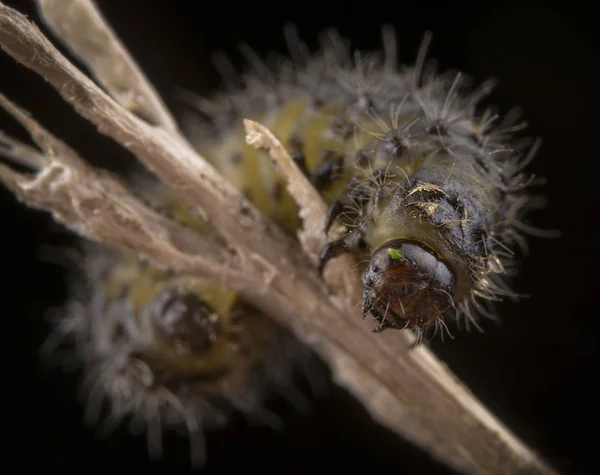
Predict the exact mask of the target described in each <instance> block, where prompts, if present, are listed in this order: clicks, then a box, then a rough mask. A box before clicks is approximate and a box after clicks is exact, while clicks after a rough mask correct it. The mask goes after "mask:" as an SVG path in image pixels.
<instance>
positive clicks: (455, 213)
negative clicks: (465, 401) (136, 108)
mask: <svg viewBox="0 0 600 475" xmlns="http://www.w3.org/2000/svg"><path fill="white" fill-rule="evenodd" d="M287 35H288V44H289V45H290V50H291V52H292V57H293V61H292V62H291V63H284V64H283V65H279V66H278V67H277V68H269V67H267V66H266V65H265V64H263V63H262V62H261V61H260V60H259V59H257V58H255V57H253V58H251V60H252V62H253V64H254V67H255V70H256V71H255V72H254V73H253V74H252V75H250V76H249V77H248V78H247V84H246V87H245V88H244V89H242V90H241V91H238V92H235V91H234V92H233V93H230V94H228V95H226V96H222V97H219V98H217V99H216V100H215V101H214V102H208V101H201V102H200V104H199V106H200V109H201V111H202V112H204V113H205V114H207V115H208V116H210V118H211V121H210V124H212V126H213V127H214V125H216V126H217V127H216V130H211V131H210V132H209V133H207V132H206V131H204V133H197V132H196V133H195V135H193V136H194V138H195V139H196V143H197V146H198V148H199V150H200V151H201V152H202V153H204V154H205V156H207V157H208V158H209V159H211V160H212V162H213V163H214V164H215V166H216V167H217V168H219V170H220V171H221V172H222V173H223V174H224V175H225V176H227V177H228V178H229V179H230V180H232V181H233V183H234V184H236V186H238V187H239V188H240V189H241V190H242V191H243V192H244V193H245V194H246V196H248V197H250V198H251V199H252V200H253V201H254V202H255V203H257V204H258V205H259V206H260V207H261V208H262V209H264V210H265V212H267V213H268V214H270V215H271V216H274V217H275V218H276V219H277V220H278V222H279V223H281V224H282V225H283V226H285V227H286V228H287V229H289V230H290V231H294V230H295V229H296V227H297V225H298V221H297V214H296V213H295V212H294V211H293V210H294V204H293V202H292V200H291V198H290V197H289V196H288V195H286V194H285V193H284V192H283V183H282V182H281V179H279V178H277V177H276V176H275V172H274V171H273V170H272V169H271V168H269V166H268V163H267V161H266V160H264V159H262V158H261V157H259V156H258V154H260V153H263V152H256V151H253V150H249V149H248V148H247V147H246V146H245V143H244V140H243V132H242V129H241V125H240V124H239V120H238V117H239V116H240V115H243V116H244V117H250V118H252V119H255V120H257V121H259V122H262V123H264V124H265V125H267V127H269V128H270V129H271V130H272V131H273V132H274V133H275V134H276V135H277V136H278V137H279V139H280V140H281V141H282V143H283V144H284V146H285V147H286V148H287V149H288V150H289V151H290V152H291V153H292V156H293V157H294V160H295V161H296V162H297V164H298V165H299V167H300V168H301V169H302V170H304V171H305V173H306V174H307V175H308V176H309V177H310V179H311V181H312V183H313V185H314V186H315V188H317V189H318V190H319V191H320V192H321V193H322V195H323V196H324V197H325V199H326V200H327V201H328V202H329V203H330V208H329V213H328V217H327V222H326V223H324V230H325V232H327V231H328V230H329V229H330V228H331V225H332V224H333V222H334V221H335V220H336V219H338V218H340V219H341V220H342V222H343V224H344V225H345V226H346V227H347V228H350V229H351V231H350V232H349V233H348V234H346V235H345V236H343V237H340V238H337V239H335V240H332V241H330V242H329V243H328V244H327V245H326V246H325V247H324V248H323V250H322V253H321V256H320V260H319V266H318V267H319V271H320V272H322V271H323V268H324V266H325V265H326V263H327V262H328V261H329V260H330V259H332V258H334V257H336V256H338V255H340V254H342V253H354V254H356V255H358V256H359V257H360V258H361V261H362V262H363V264H361V267H362V282H363V304H362V312H363V316H364V315H366V314H367V313H371V314H372V316H373V317H375V319H376V320H378V322H379V323H378V325H377V327H376V331H381V330H383V329H385V328H400V329H402V328H410V329H412V330H414V331H415V332H416V336H417V342H419V341H420V340H421V338H422V336H423V334H424V331H425V330H426V329H428V328H430V327H433V328H434V329H435V331H436V332H437V331H443V330H446V331H447V330H448V328H447V326H446V321H447V320H449V319H452V320H459V319H460V318H461V317H462V318H463V319H464V321H465V324H466V325H467V326H469V324H474V325H476V326H479V324H478V322H477V315H478V314H484V315H487V316H489V317H492V318H494V315H493V314H491V313H490V312H489V311H488V310H487V309H486V308H485V305H484V303H483V302H491V301H496V300H500V299H502V298H505V297H515V294H514V293H513V292H512V291H511V290H510V289H509V288H508V287H507V286H506V285H505V283H504V282H503V280H502V278H501V277H502V275H504V274H510V273H511V272H514V268H515V264H514V259H513V257H514V247H515V245H523V239H522V237H521V235H520V233H521V232H522V231H523V230H528V229H530V228H529V227H527V226H526V225H524V224H523V222H522V220H523V219H524V216H525V214H526V212H527V210H528V209H530V208H531V207H532V206H534V205H536V204H537V203H536V202H535V200H531V199H530V197H528V195H527V194H526V193H525V191H526V188H527V186H528V185H529V184H531V182H532V177H529V176H528V175H526V174H525V173H523V172H522V170H523V168H524V167H525V166H526V165H527V164H528V163H529V162H530V160H531V159H532V158H533V155H534V154H535V151H536V149H537V145H538V143H537V142H536V143H535V144H534V145H533V147H532V148H531V149H530V150H529V151H527V150H526V148H527V145H528V144H529V141H528V140H520V141H519V140H515V139H513V138H512V136H513V133H514V132H517V131H519V130H521V129H522V128H523V127H524V126H525V124H524V123H519V122H518V121H517V119H518V117H517V116H516V115H515V114H512V115H510V114H509V115H507V116H506V117H505V118H504V120H503V121H501V122H500V123H498V124H497V123H496V122H498V116H497V115H495V114H493V113H492V112H491V111H490V110H486V111H484V112H483V114H479V112H478V111H477V105H478V103H479V102H480V101H481V100H482V99H483V98H484V97H485V96H486V95H488V94H489V92H490V91H491V89H492V82H487V83H484V84H483V85H482V86H481V87H480V88H479V89H476V90H474V91H471V92H468V91H466V92H465V91H464V89H465V88H464V87H463V85H464V83H466V82H467V81H466V80H465V77H464V76H463V75H462V74H461V73H448V74H436V72H435V71H433V70H428V69H427V68H426V64H425V53H426V50H427V45H428V42H429V40H430V36H429V35H428V36H426V39H425V41H424V43H423V46H422V48H421V51H420V54H419V57H418V59H417V62H416V64H415V66H414V67H404V66H403V67H400V68H398V67H397V65H396V58H395V39H394V35H393V32H391V31H389V30H387V29H384V46H385V54H384V55H383V56H382V55H380V54H361V53H359V52H356V53H354V55H353V53H352V51H351V50H350V48H349V46H348V45H347V43H346V41H345V40H344V39H342V38H340V37H339V36H338V35H337V33H336V32H334V31H333V32H328V33H327V34H326V35H324V38H323V41H322V43H323V44H322V46H323V52H322V53H321V54H319V55H317V56H311V55H310V54H309V53H308V52H307V48H306V46H305V45H304V44H303V43H302V42H301V41H300V40H299V39H298V37H297V36H296V33H295V31H294V30H293V29H288V31H287ZM215 136H216V137H217V139H214V137H215ZM249 178H250V180H249ZM364 262H367V264H366V265H364Z"/></svg>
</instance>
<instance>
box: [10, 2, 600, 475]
mask: <svg viewBox="0 0 600 475" xmlns="http://www.w3.org/2000/svg"><path fill="white" fill-rule="evenodd" d="M5 3H7V4H9V5H11V6H13V7H15V8H17V9H19V10H21V11H22V12H25V13H27V14H29V15H30V16H31V18H32V19H33V20H34V21H36V22H38V17H37V15H36V12H35V8H34V6H33V2H31V1H27V0H9V1H6V0H5ZM98 3H99V5H100V7H101V8H102V10H103V11H104V13H105V15H106V16H107V17H108V19H109V22H110V24H111V25H112V26H113V27H114V28H115V29H116V31H117V32H118V34H119V35H120V37H121V38H122V40H123V41H124V43H125V44H126V45H127V46H128V48H129V49H130V50H131V51H132V52H133V56H134V57H135V58H136V59H137V60H138V62H139V63H140V64H141V66H142V68H143V69H144V70H145V72H146V73H147V75H148V76H149V77H150V78H151V80H152V81H153V83H154V84H155V86H156V87H157V88H158V90H159V91H160V93H161V94H162V96H163V97H164V98H165V100H166V101H167V103H168V104H169V105H170V106H171V107H172V110H174V111H178V110H181V104H180V103H179V102H178V99H177V95H176V92H177V88H185V89H188V90H193V91H197V92H201V93H207V92H209V91H211V90H213V89H214V88H216V87H218V85H219V76H218V75H217V73H216V71H215V69H214V68H213V67H212V65H211V62H210V53H211V51H214V50H217V49H220V50H223V51H224V52H225V53H227V54H228V55H230V56H231V58H232V59H233V61H234V62H235V63H237V64H240V65H241V64H242V61H241V56H240V55H239V54H238V53H237V45H238V44H239V43H240V42H246V43H248V44H249V45H250V46H252V47H253V48H255V49H256V50H257V51H258V52H259V53H260V54H265V53H266V52H267V51H269V50H275V51H277V52H280V53H285V45H284V42H283V35H282V27H283V25H284V24H285V23H286V22H288V21H291V22H294V23H295V24H296V25H297V26H298V30H299V31H300V33H301V35H302V37H303V38H305V40H306V41H307V42H308V43H309V45H312V46H316V44H317V33H318V32H319V31H320V30H322V29H323V28H325V27H328V26H334V27H336V28H338V29H339V31H340V32H341V33H342V34H343V35H345V36H347V37H349V38H350V39H351V40H352V41H353V45H354V46H355V47H356V48H359V49H373V48H378V47H379V45H380V28H381V25H382V23H390V24H392V25H394V26H395V27H396V30H397V36H398V44H399V49H400V54H401V60H402V61H405V62H409V63H412V62H413V61H414V58H415V54H416V51H417V49H418V47H419V44H420V42H421V39H422V36H423V32H424V31H426V30H431V31H432V32H433V33H434V40H433V44H432V46H431V48H430V55H429V56H430V57H433V58H436V59H437V60H438V61H439V63H440V66H441V68H442V69H446V68H458V69H461V70H463V71H465V72H466V73H468V74H471V75H472V77H473V78H474V80H475V82H476V83H479V82H481V81H482V80H485V79H487V78H488V77H490V76H493V77H497V78H499V80H500V87H499V88H498V89H497V90H496V92H495V93H494V94H493V96H492V98H491V100H490V101H489V102H491V103H494V104H497V105H498V106H499V107H500V110H501V111H504V112H506V111H507V110H508V109H510V108H511V107H512V106H514V105H518V106H522V107H523V109H524V111H525V117H526V119H527V120H528V122H529V123H530V128H529V131H530V133H531V134H532V135H535V136H540V137H542V138H543V139H544V143H543V146H542V149H541V151H540V152H539V155H538V156H537V158H536V159H535V160H534V162H533V163H532V165H531V168H530V169H531V170H532V171H534V172H535V173H536V174H537V175H538V176H543V177H546V178H547V179H548V184H547V185H546V186H545V188H544V192H545V194H546V196H547V197H548V201H549V206H548V207H547V208H546V209H545V210H543V211H540V212H537V213H536V214H535V215H534V216H533V219H534V222H535V224H536V225H538V226H539V227H542V228H549V229H550V228H551V229H560V231H561V232H562V237H561V238H560V239H540V238H532V239H530V240H529V243H530V255H529V257H527V258H526V260H525V262H524V266H523V271H522V273H521V275H520V276H519V278H518V279H517V280H516V281H515V283H514V288H515V289H516V290H517V291H519V292H522V293H526V294H528V295H529V297H528V298H526V299H524V300H523V301H521V302H520V303H518V304H513V303H508V304H504V305H501V306H500V308H499V311H500V313H501V315H502V324H501V325H500V326H497V325H495V324H494V323H493V322H485V333H483V334H481V333H478V332H474V333H470V334H467V333H457V332H455V339H454V340H451V341H448V340H447V341H445V342H443V343H442V342H440V341H438V340H436V341H434V342H433V343H432V347H433V350H434V351H435V352H436V353H437V354H438V355H439V356H440V357H441V358H442V359H443V360H444V361H445V362H447V364H448V365H449V366H450V368H451V369H452V370H453V371H454V372H455V373H456V374H457V375H458V376H459V377H460V378H461V379H462V380H463V381H464V382H465V383H466V384H467V385H468V386H469V388H470V389H471V390H472V391H473V392H474V393H475V394H476V395H477V396H478V397H479V398H480V399H481V400H482V401H483V402H484V403H485V404H486V405H487V406H488V407H489V408H490V409H491V410H492V411H493V412H494V413H495V414H496V415H497V416H498V417H499V418H500V419H501V420H502V421H503V422H504V423H506V424H507V425H508V426H509V427H510V428H512V429H513V430H514V431H516V433H517V434H518V435H519V436H520V437H522V438H523V439H524V440H525V441H526V442H527V443H528V444H530V445H532V446H533V447H534V448H535V449H537V450H538V451H539V452H540V453H541V454H542V455H543V456H544V457H546V458H547V459H548V460H549V461H550V463H551V464H553V465H554V466H555V467H556V468H558V469H559V470H561V471H562V472H563V473H565V474H567V473H572V474H584V473H592V468H593V467H594V466H595V465H596V464H595V463H594V462H595V460H596V458H597V453H596V443H595V442H596V440H597V438H596V437H595V436H594V435H593V434H597V433H598V429H597V426H596V423H595V422H593V421H594V420H595V418H594V416H597V415H598V410H597V406H598V395H599V392H598V390H597V389H596V385H595V383H596V381H595V379H596V376H597V374H598V371H597V366H596V358H595V357H596V354H597V350H598V304H597V302H596V297H594V296H595V295H598V292H597V290H596V286H597V283H598V274H596V271H597V270H598V268H599V264H600V260H599V259H598V258H599V255H600V245H599V244H598V243H597V242H596V240H595V239H592V237H595V236H596V233H595V229H596V223H597V222H598V221H599V220H600V219H599V217H598V216H596V214H597V213H599V208H598V204H599V200H598V192H597V189H598V188H599V187H600V176H597V175H598V173H599V171H600V170H598V163H599V157H598V149H599V146H598V140H599V133H598V130H599V124H598V123H597V120H598V117H600V102H599V100H598V97H599V96H598V85H597V75H596V71H597V70H598V66H599V59H598V55H597V54H596V52H597V51H598V46H599V44H598V39H599V38H598V35H597V34H596V31H595V30H596V28H597V22H596V20H595V19H594V15H592V9H591V8H590V7H588V6H587V5H585V4H584V3H583V2H579V1H571V2H561V3H559V2H557V5H553V4H552V3H551V2H542V1H532V2H523V1H520V2H513V1H499V2H474V3H471V2H452V1H438V2H436V1H425V0H423V1H402V2H394V3H390V4H386V3H384V2H379V3H376V4H371V3H368V4H363V5H361V4H356V6H335V5H334V4H331V5H328V4H326V3H325V2H321V3H320V4H319V5H318V6H316V7H315V6H311V5H309V4H307V3H304V2H300V3H298V2H295V3H294V2H286V3H284V4H276V5H275V7H274V8H273V9H270V8H267V6H266V4H264V3H263V2H244V3H241V4H239V5H234V4H231V3H230V2H210V4H209V2H198V1H197V0H165V1H161V2H154V1H148V0H124V1H116V0H114V1H112V0H104V1H99V2H98ZM0 72H1V74H0V90H2V92H3V93H4V94H6V95H7V96H8V97H10V98H12V99H14V100H15V101H17V102H18V103H19V104H20V105H21V106H23V107H25V108H26V109H28V110H29V111H31V112H32V113H33V114H34V115H35V116H36V118H37V119H38V120H40V121H41V123H42V124H44V125H45V126H46V127H48V128H49V129H50V130H51V131H52V132H53V133H54V134H56V135H57V136H58V137H60V138H61V139H63V140H65V141H66V142H67V143H69V144H70V145H71V146H73V147H74V148H75V149H76V150H78V151H79V152H80V153H81V154H82V155H83V156H85V157H86V158H88V159H89V160H90V161H92V162H93V163H95V164H97V165H101V166H106V167H109V168H114V169H119V168H122V167H123V166H124V164H126V163H129V162H130V160H131V157H130V156H129V155H128V154H127V153H126V152H124V151H123V150H122V149H120V147H119V146H117V145H116V144H115V143H113V142H112V141H110V140H108V139H105V138H102V137H100V136H99V135H97V133H96V132H95V130H94V128H93V127H92V126H91V125H89V124H88V123H86V122H85V121H84V120H83V119H80V118H79V117H78V116H77V115H76V113H74V112H73V111H72V109H71V108H70V107H69V106H68V105H66V104H65V103H64V102H63V101H62V100H61V98H60V97H59V95H58V94H57V93H56V92H55V91H54V90H53V89H52V88H51V87H50V86H48V85H47V84H46V83H45V82H44V81H42V80H41V79H39V78H38V77H37V76H36V75H35V74H33V73H31V72H30V71H28V70H26V69H25V68H23V67H22V66H20V65H17V64H16V63H15V62H14V61H13V60H12V59H11V58H9V57H8V56H6V55H5V54H0ZM0 129H3V130H5V131H7V132H9V133H10V134H12V135H15V136H18V137H20V138H22V139H26V135H25V134H24V132H23V131H22V130H21V129H20V128H18V127H16V126H15V124H14V122H13V121H12V120H11V119H10V118H8V117H7V116H6V114H4V113H2V114H0ZM0 216H1V224H0V239H1V240H2V241H1V242H2V245H1V247H0V249H1V251H0V252H2V257H1V262H2V270H3V274H4V275H3V277H4V279H3V280H4V283H3V284H2V286H1V287H0V296H1V298H0V316H1V318H2V326H1V327H0V328H1V331H0V342H1V343H0V348H1V351H2V353H1V354H2V357H1V361H2V383H1V384H0V388H1V389H0V394H1V398H2V399H1V401H2V422H1V424H0V431H1V432H2V435H1V437H2V440H3V442H2V444H3V445H2V454H3V455H2V458H1V460H2V461H1V462H0V471H1V472H3V473H13V472H12V469H11V468H9V467H11V466H12V464H19V466H20V470H19V471H21V469H24V471H25V470H32V471H40V470H44V471H49V472H50V471H53V470H61V471H63V472H65V471H66V472H75V471H77V472H81V473H85V472H86V471H89V470H91V471H92V472H93V471H94V469H95V468H96V467H100V466H101V467H102V469H103V470H112V471H114V472H115V473H125V472H127V473H129V474H133V473H147V474H148V473H179V472H186V471H189V470H190V469H189V466H188V463H187V461H188V457H187V450H188V449H187V442H186V440H184V439H178V438H177V437H168V438H167V439H168V440H167V449H166V455H165V457H164V458H163V459H162V460H161V461H160V462H150V461H149V460H148V457H147V456H146V448H145V440H144V438H143V437H133V436H130V435H129V434H128V433H127V431H126V430H125V429H123V430H120V431H118V432H117V433H115V434H113V435H112V436H111V437H108V438H99V437H98V436H97V435H96V434H95V433H94V432H93V430H90V429H88V428H86V427H85V426H84V424H83V422H82V417H83V407H82V405H81V404H80V403H79V402H78V399H77V384H78V375H65V374H63V373H62V372H61V371H60V370H51V371H48V370H45V369H44V368H43V367H42V365H41V363H40V360H39V357H38V349H39V347H40V345H41V343H42V342H43V340H44V338H45V337H46V335H47V327H46V325H45V323H44V320H43V318H44V314H45V311H46V309H47V308H48V307H51V306H56V305H60V304H61V303H62V302H63V300H64V298H65V295H66V285H65V282H64V272H63V271H62V270H61V268H60V267H57V266H55V265H53V264H50V263H47V262H44V261H43V260H41V259H40V254H41V253H42V251H43V246H45V245H64V244H68V243H69V242H71V238H70V237H69V235H68V234H67V233H64V232H63V231H62V230H61V229H60V227H58V226H56V225H55V224H54V223H53V222H52V220H51V219H50V218H49V217H48V216H47V215H46V214H44V213H41V212H37V211H31V210H26V209H25V208H24V207H23V206H22V205H20V204H19V203H17V202H16V200H15V199H14V198H13V197H12V196H11V194H10V193H8V192H7V191H6V190H5V189H4V188H1V187H0ZM274 404H275V405H276V406H277V407H278V410H280V412H281V413H282V415H283V417H284V418H285V420H286V423H287V429H286V430H285V431H284V432H281V433H279V432H274V431H271V430H269V429H266V428H261V427H252V426H249V425H248V424H246V423H245V422H243V421H242V420H239V421H237V420H236V421H234V422H233V423H232V424H231V426H230V427H229V428H228V429H227V430H225V431H222V432H218V433H212V434H210V435H209V436H208V454H209V457H208V464H207V466H206V469H205V470H206V471H205V473H218V472H220V471H224V470H229V469H232V470H234V469H240V468H242V469H247V470H249V471H251V470H257V471H260V472H262V473H271V472H278V473H298V474H300V473H330V472H331V471H332V470H339V471H340V472H350V473H354V472H357V471H359V470H360V471H361V472H362V471H364V470H366V469H368V470H370V471H373V472H374V473H376V471H378V470H381V469H393V470H397V471H398V473H450V472H447V471H445V470H444V469H443V468H442V467H440V466H439V465H437V464H435V463H433V462H431V461H430V460H429V459H428V457H427V455H426V454H423V453H421V452H420V451H418V450H416V449H414V448H412V447H410V446H408V445H407V444H405V443H403V442H402V441H399V440H398V439H396V438H395V437H394V436H393V435H392V434H390V433H388V432H387V431H385V430H384V429H382V428H380V427H378V426H377V425H375V424H373V423H372V422H370V420H369V418H368V416H367V415H366V413H365V412H364V410H363V409H362V408H361V406H360V404H359V403H358V402H357V401H355V400H354V399H352V398H351V397H350V396H349V395H348V394H347V393H345V392H344V391H342V390H341V389H339V390H338V389H336V390H333V391H332V392H331V394H330V395H329V396H328V397H326V398H322V399H320V400H318V401H315V409H314V412H313V414H312V415H311V416H308V417H304V416H300V415H298V414H296V413H295V412H294V411H293V410H292V409H290V408H288V407H287V406H286V405H285V404H283V403H281V404H279V403H277V402H275V403H274ZM279 406H281V407H279ZM7 444H8V445H7Z"/></svg>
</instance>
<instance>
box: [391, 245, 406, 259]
mask: <svg viewBox="0 0 600 475" xmlns="http://www.w3.org/2000/svg"><path fill="white" fill-rule="evenodd" d="M387 255H388V256H390V257H391V258H392V259H394V260H395V261H405V260H406V257H404V254H403V253H402V251H401V250H400V249H394V248H393V247H391V248H389V249H388V250H387Z"/></svg>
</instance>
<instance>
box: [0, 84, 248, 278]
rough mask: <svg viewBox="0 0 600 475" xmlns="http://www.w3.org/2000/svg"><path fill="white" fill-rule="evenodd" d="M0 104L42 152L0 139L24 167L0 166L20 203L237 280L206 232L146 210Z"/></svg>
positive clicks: (155, 256) (112, 180) (159, 257)
mask: <svg viewBox="0 0 600 475" xmlns="http://www.w3.org/2000/svg"><path fill="white" fill-rule="evenodd" d="M0 107H2V108H4V109H5V110H6V111H7V112H8V113H10V114H11V115H12V116H13V117H14V118H16V119H17V120H18V121H19V122H20V123H21V124H22V125H23V126H24V127H25V128H26V129H27V130H28V132H29V133H30V134H31V136H32V138H33V139H34V141H35V142H36V143H37V144H38V145H39V146H40V148H41V149H42V150H43V152H39V151H37V150H36V149H34V148H33V147H30V146H28V145H25V144H22V143H20V142H18V141H16V140H14V139H12V138H10V137H7V136H4V135H2V136H0V154H2V155H4V156H8V157H10V158H12V159H13V160H14V161H15V162H17V163H19V164H21V165H24V166H28V167H29V168H32V169H33V170H34V172H33V173H18V172H15V171H14V170H12V169H10V168H9V167H7V166H5V165H2V164H0V181H2V182H3V183H4V184H5V185H6V186H7V187H8V188H9V189H10V190H11V191H12V192H13V193H15V194H16V195H17V196H18V197H19V198H20V199H21V200H23V201H24V202H26V203H27V204H28V205H30V206H33V207H36V208H40V209H44V210H47V211H50V212H51V213H52V214H53V216H54V218H55V219H56V220H57V221H58V222H60V223H62V224H64V225H65V226H67V227H68V228H70V229H72V230H73V231H75V232H77V233H78V234H81V235H83V236H85V237H88V238H90V239H94V240H96V241H100V242H104V243H107V244H111V245H114V246H122V247H124V248H128V249H131V250H133V251H137V252H138V253H140V254H142V255H144V256H148V257H150V259H151V260H152V261H153V262H154V263H155V264H156V265H158V266H160V267H163V268H169V269H174V270H179V271H181V272H187V273H192V274H197V275H202V276H205V277H207V278H211V279H213V280H215V281H216V282H218V283H223V282H229V281H230V279H235V280H239V281H240V285H246V286H247V285H248V284H247V283H246V284H243V280H244V278H243V276H241V275H240V274H239V269H238V268H237V265H236V262H235V260H234V256H233V255H231V254H230V253H229V252H228V251H227V250H226V249H224V248H223V247H222V246H221V245H219V244H217V243H216V242H215V241H213V240H212V239H210V238H209V237H208V236H206V235H202V234H199V233H197V232H196V231H194V230H192V229H190V228H187V227H185V226H183V225H181V224H180V223H178V222H176V221H172V220H170V219H168V218H166V217H164V216H162V215H160V214H158V213H157V212H155V211H154V210H152V209H150V208H148V207H147V206H146V205H144V203H143V202H142V201H141V200H140V199H139V198H138V197H137V196H135V194H134V193H133V192H132V191H131V190H129V189H128V188H127V186H126V185H125V184H124V183H122V182H121V180H119V179H118V178H117V177H115V176H114V175H112V174H111V173H108V172H105V171H101V170H96V169H94V168H92V167H91V166H89V165H88V164H86V163H85V162H84V161H83V160H82V159H81V158H80V157H79V156H78V155H77V154H76V153H75V151H73V150H72V149H71V148H70V147H68V146H67V145H66V144H64V143H63V142H61V141H60V140H58V139H57V138H56V137H54V136H53V135H52V134H50V133H49V132H48V131H47V130H46V129H44V128H43V127H42V126H40V125H39V124H38V123H37V122H36V121H35V120H34V119H32V118H31V117H30V116H29V114H27V113H26V112H25V111H24V110H22V109H20V108H19V107H17V106H16V105H15V104H13V103H12V102H11V101H9V100H8V99H7V98H6V97H4V96H3V95H2V94H0Z"/></svg>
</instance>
